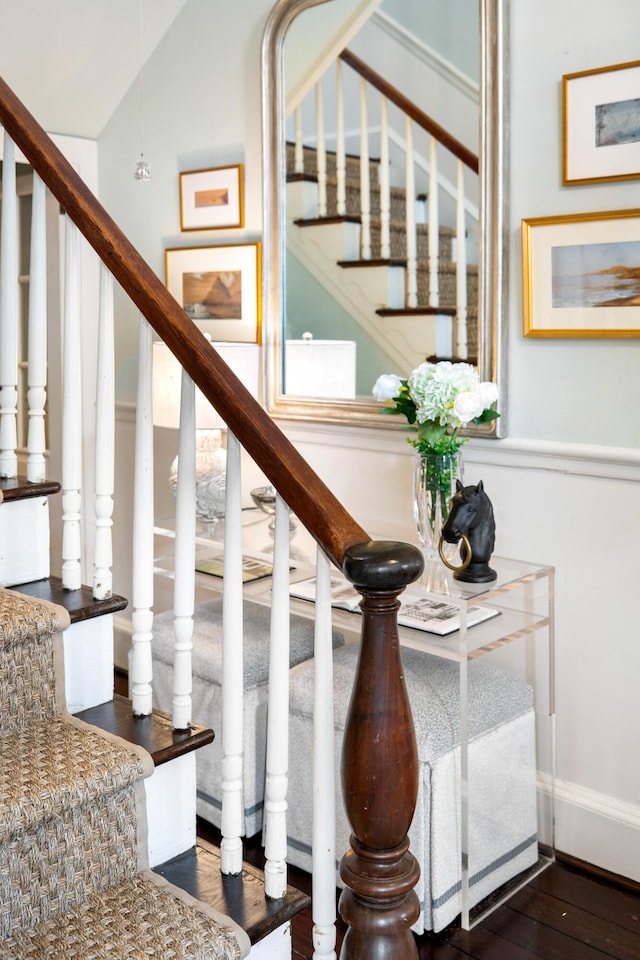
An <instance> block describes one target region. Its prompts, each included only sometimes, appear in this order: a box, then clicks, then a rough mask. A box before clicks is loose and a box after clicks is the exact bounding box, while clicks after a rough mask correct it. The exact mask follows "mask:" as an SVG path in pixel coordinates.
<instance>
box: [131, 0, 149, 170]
mask: <svg viewBox="0 0 640 960" xmlns="http://www.w3.org/2000/svg"><path fill="white" fill-rule="evenodd" d="M142 3H143V0H139V11H140V23H139V37H140V50H139V54H140V157H139V158H138V161H137V163H136V169H135V172H134V174H133V177H134V180H140V181H145V180H150V179H151V171H150V170H149V164H148V163H147V162H146V160H145V159H144V32H143V28H144V18H143V16H142Z"/></svg>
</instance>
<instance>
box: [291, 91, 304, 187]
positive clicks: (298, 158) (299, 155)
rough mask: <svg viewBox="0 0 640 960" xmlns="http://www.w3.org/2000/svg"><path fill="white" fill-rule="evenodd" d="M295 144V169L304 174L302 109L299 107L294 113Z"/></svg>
mask: <svg viewBox="0 0 640 960" xmlns="http://www.w3.org/2000/svg"><path fill="white" fill-rule="evenodd" d="M294 120H295V144H294V148H293V168H294V171H295V172H296V173H304V147H303V145H302V107H301V106H300V105H298V106H297V107H296V109H295V112H294Z"/></svg>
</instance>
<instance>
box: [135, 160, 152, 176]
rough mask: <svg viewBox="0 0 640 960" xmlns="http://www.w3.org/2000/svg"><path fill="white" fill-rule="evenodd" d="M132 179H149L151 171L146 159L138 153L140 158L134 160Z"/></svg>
mask: <svg viewBox="0 0 640 960" xmlns="http://www.w3.org/2000/svg"><path fill="white" fill-rule="evenodd" d="M133 179H134V180H151V171H150V170H149V164H148V163H147V161H146V160H144V159H143V156H142V154H140V159H139V160H138V161H137V162H136V169H135V172H134V174H133Z"/></svg>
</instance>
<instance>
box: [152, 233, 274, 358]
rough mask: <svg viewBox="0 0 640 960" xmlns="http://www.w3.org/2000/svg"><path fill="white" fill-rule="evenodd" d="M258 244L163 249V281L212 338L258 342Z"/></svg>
mask: <svg viewBox="0 0 640 960" xmlns="http://www.w3.org/2000/svg"><path fill="white" fill-rule="evenodd" d="M260 259H261V245H260V244H259V243H231V244H226V245H224V246H209V247H175V248H173V249H168V250H166V251H165V268H166V283H167V287H168V288H169V291H170V292H171V293H172V294H173V296H174V297H175V298H176V300H177V301H178V303H179V304H180V306H181V307H182V308H183V310H184V311H185V312H186V313H187V314H188V315H189V316H190V317H191V318H192V319H193V320H197V321H199V325H200V326H201V327H202V329H203V330H204V331H205V332H207V333H210V334H211V337H212V339H213V340H218V341H227V342H229V343H234V342H235V343H260V334H261V303H260Z"/></svg>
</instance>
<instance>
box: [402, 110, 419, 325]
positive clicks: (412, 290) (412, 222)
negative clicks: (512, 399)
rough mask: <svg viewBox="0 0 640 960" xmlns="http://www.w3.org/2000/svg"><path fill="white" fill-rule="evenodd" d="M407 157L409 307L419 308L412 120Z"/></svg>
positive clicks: (407, 137)
mask: <svg viewBox="0 0 640 960" xmlns="http://www.w3.org/2000/svg"><path fill="white" fill-rule="evenodd" d="M406 129H407V133H406V151H407V152H406V156H405V170H406V175H405V186H406V197H405V210H406V214H405V219H406V226H407V306H408V307H417V306H418V249H417V239H416V188H415V174H414V169H413V127H412V124H411V118H410V117H407V123H406Z"/></svg>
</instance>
